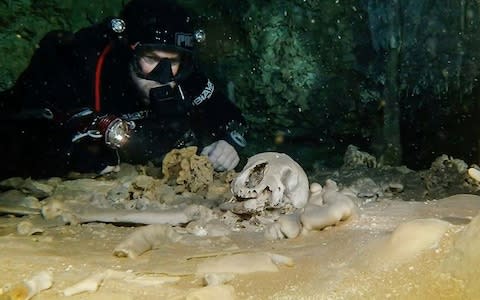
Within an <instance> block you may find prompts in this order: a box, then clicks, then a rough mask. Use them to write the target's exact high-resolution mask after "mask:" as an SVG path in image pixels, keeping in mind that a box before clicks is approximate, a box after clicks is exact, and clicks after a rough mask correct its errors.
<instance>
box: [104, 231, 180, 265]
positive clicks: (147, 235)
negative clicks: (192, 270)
mask: <svg viewBox="0 0 480 300" xmlns="http://www.w3.org/2000/svg"><path fill="white" fill-rule="evenodd" d="M181 238H182V236H181V235H180V234H178V233H177V232H176V231H175V230H174V229H173V228H171V227H170V226H168V225H164V224H155V225H148V226H144V227H141V228H138V229H136V230H135V231H134V232H133V233H131V234H130V235H129V236H128V237H127V238H126V239H125V240H124V241H123V242H121V243H120V244H118V245H117V246H116V247H115V249H114V250H113V255H115V256H118V257H130V258H136V257H138V256H139V255H141V254H143V253H144V252H146V251H149V250H152V249H155V248H156V247H158V245H161V244H162V243H164V242H165V240H167V241H170V242H178V241H179V240H180V239H181Z"/></svg>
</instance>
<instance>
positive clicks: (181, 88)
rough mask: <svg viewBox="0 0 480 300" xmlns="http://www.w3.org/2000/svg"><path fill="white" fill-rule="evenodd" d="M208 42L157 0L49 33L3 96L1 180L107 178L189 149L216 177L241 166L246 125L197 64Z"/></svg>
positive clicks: (181, 13) (137, 0) (137, 1)
mask: <svg viewBox="0 0 480 300" xmlns="http://www.w3.org/2000/svg"><path fill="white" fill-rule="evenodd" d="M205 38H206V34H205V32H204V31H203V30H201V29H199V28H196V27H195V25H194V24H193V19H192V17H191V16H190V15H189V14H188V13H187V12H186V10H184V9H183V8H182V7H180V6H178V5H177V4H175V3H173V2H170V1H159V0H132V1H130V2H128V3H127V4H126V5H125V6H124V8H123V10H122V12H121V15H120V17H119V18H108V19H106V20H105V21H104V22H101V23H99V24H95V25H93V26H91V27H88V28H84V29H81V30H79V31H78V32H76V33H71V32H66V31H52V32H49V33H48V34H47V35H46V36H45V37H44V38H43V39H42V40H41V42H40V44H39V47H38V49H37V50H36V51H35V53H34V55H33V57H32V59H31V61H30V64H29V66H28V67H27V68H26V70H25V71H24V72H23V73H22V74H21V75H20V77H19V78H18V80H17V82H16V84H15V85H14V86H13V87H12V88H11V89H9V90H6V91H4V92H2V93H1V95H0V122H1V126H0V127H1V129H0V131H1V135H2V140H3V141H2V145H1V147H0V148H1V150H0V160H1V162H0V163H1V165H0V169H1V170H2V171H1V174H0V176H1V177H2V178H5V177H12V176H23V177H26V176H31V177H46V176H63V175H65V174H67V173H68V172H69V171H76V172H95V173H98V174H104V173H107V172H110V171H112V170H118V167H119V163H120V161H121V162H128V163H133V164H142V163H146V162H148V161H151V162H153V163H154V164H160V163H161V160H162V158H163V156H164V154H166V153H167V152H168V151H170V150H171V149H174V148H181V147H185V146H190V145H196V146H198V147H199V148H198V149H201V150H199V152H200V153H201V154H203V155H206V156H208V158H209V160H210V161H211V163H212V165H213V167H214V168H215V169H216V170H217V171H225V170H232V169H234V168H235V167H236V165H237V164H238V162H239V155H238V150H239V149H241V148H242V147H245V145H246V141H245V138H244V137H243V135H244V132H245V119H244V118H243V116H242V114H241V111H240V110H239V108H238V107H236V106H235V105H234V104H233V103H232V102H231V101H229V100H228V99H227V98H226V97H225V96H224V95H223V94H222V93H220V92H219V91H218V90H217V89H216V87H215V85H214V84H213V83H212V82H211V81H210V79H208V77H206V76H205V75H204V74H203V73H202V72H201V70H200V68H199V67H198V64H197V61H196V55H195V52H196V49H197V48H198V45H199V44H201V43H203V42H204V40H205Z"/></svg>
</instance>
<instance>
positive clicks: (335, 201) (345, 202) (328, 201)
mask: <svg viewBox="0 0 480 300" xmlns="http://www.w3.org/2000/svg"><path fill="white" fill-rule="evenodd" d="M322 199H323V203H324V204H323V205H322V206H318V205H314V204H309V205H307V207H305V211H304V212H303V214H302V215H301V216H300V220H301V222H302V225H303V230H304V231H307V230H321V229H323V228H325V227H327V226H332V225H336V224H337V223H339V222H340V221H344V220H346V219H348V218H349V217H350V216H351V215H352V214H353V213H354V211H355V204H354V203H353V201H352V200H351V199H350V198H349V197H348V196H346V195H344V194H342V193H340V192H339V191H338V187H337V184H336V183H335V181H333V180H330V179H328V180H327V181H326V183H325V186H324V188H323V190H322Z"/></svg>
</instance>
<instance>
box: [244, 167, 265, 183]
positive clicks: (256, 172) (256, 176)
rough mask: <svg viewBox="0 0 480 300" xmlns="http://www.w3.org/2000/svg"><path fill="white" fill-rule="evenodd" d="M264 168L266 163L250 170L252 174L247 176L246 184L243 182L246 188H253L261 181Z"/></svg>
mask: <svg viewBox="0 0 480 300" xmlns="http://www.w3.org/2000/svg"><path fill="white" fill-rule="evenodd" d="M266 166H267V163H266V162H264V163H261V164H258V165H256V166H255V167H254V168H253V169H252V172H250V175H249V176H248V179H247V182H245V184H246V186H247V187H248V188H254V187H256V186H257V185H259V184H260V182H261V181H262V180H263V176H264V173H265V167H266Z"/></svg>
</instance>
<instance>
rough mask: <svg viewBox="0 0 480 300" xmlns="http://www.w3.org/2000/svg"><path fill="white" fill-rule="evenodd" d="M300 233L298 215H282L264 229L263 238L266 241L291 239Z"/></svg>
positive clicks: (300, 227) (300, 226)
mask: <svg viewBox="0 0 480 300" xmlns="http://www.w3.org/2000/svg"><path fill="white" fill-rule="evenodd" d="M301 231H302V225H301V224H300V217H299V215H298V214H291V215H283V216H280V218H278V220H277V221H276V222H275V223H273V224H271V225H269V226H268V227H267V228H266V229H265V237H266V238H267V239H268V240H279V239H284V238H287V239H293V238H296V237H297V236H298V235H299V234H300V232H301Z"/></svg>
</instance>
